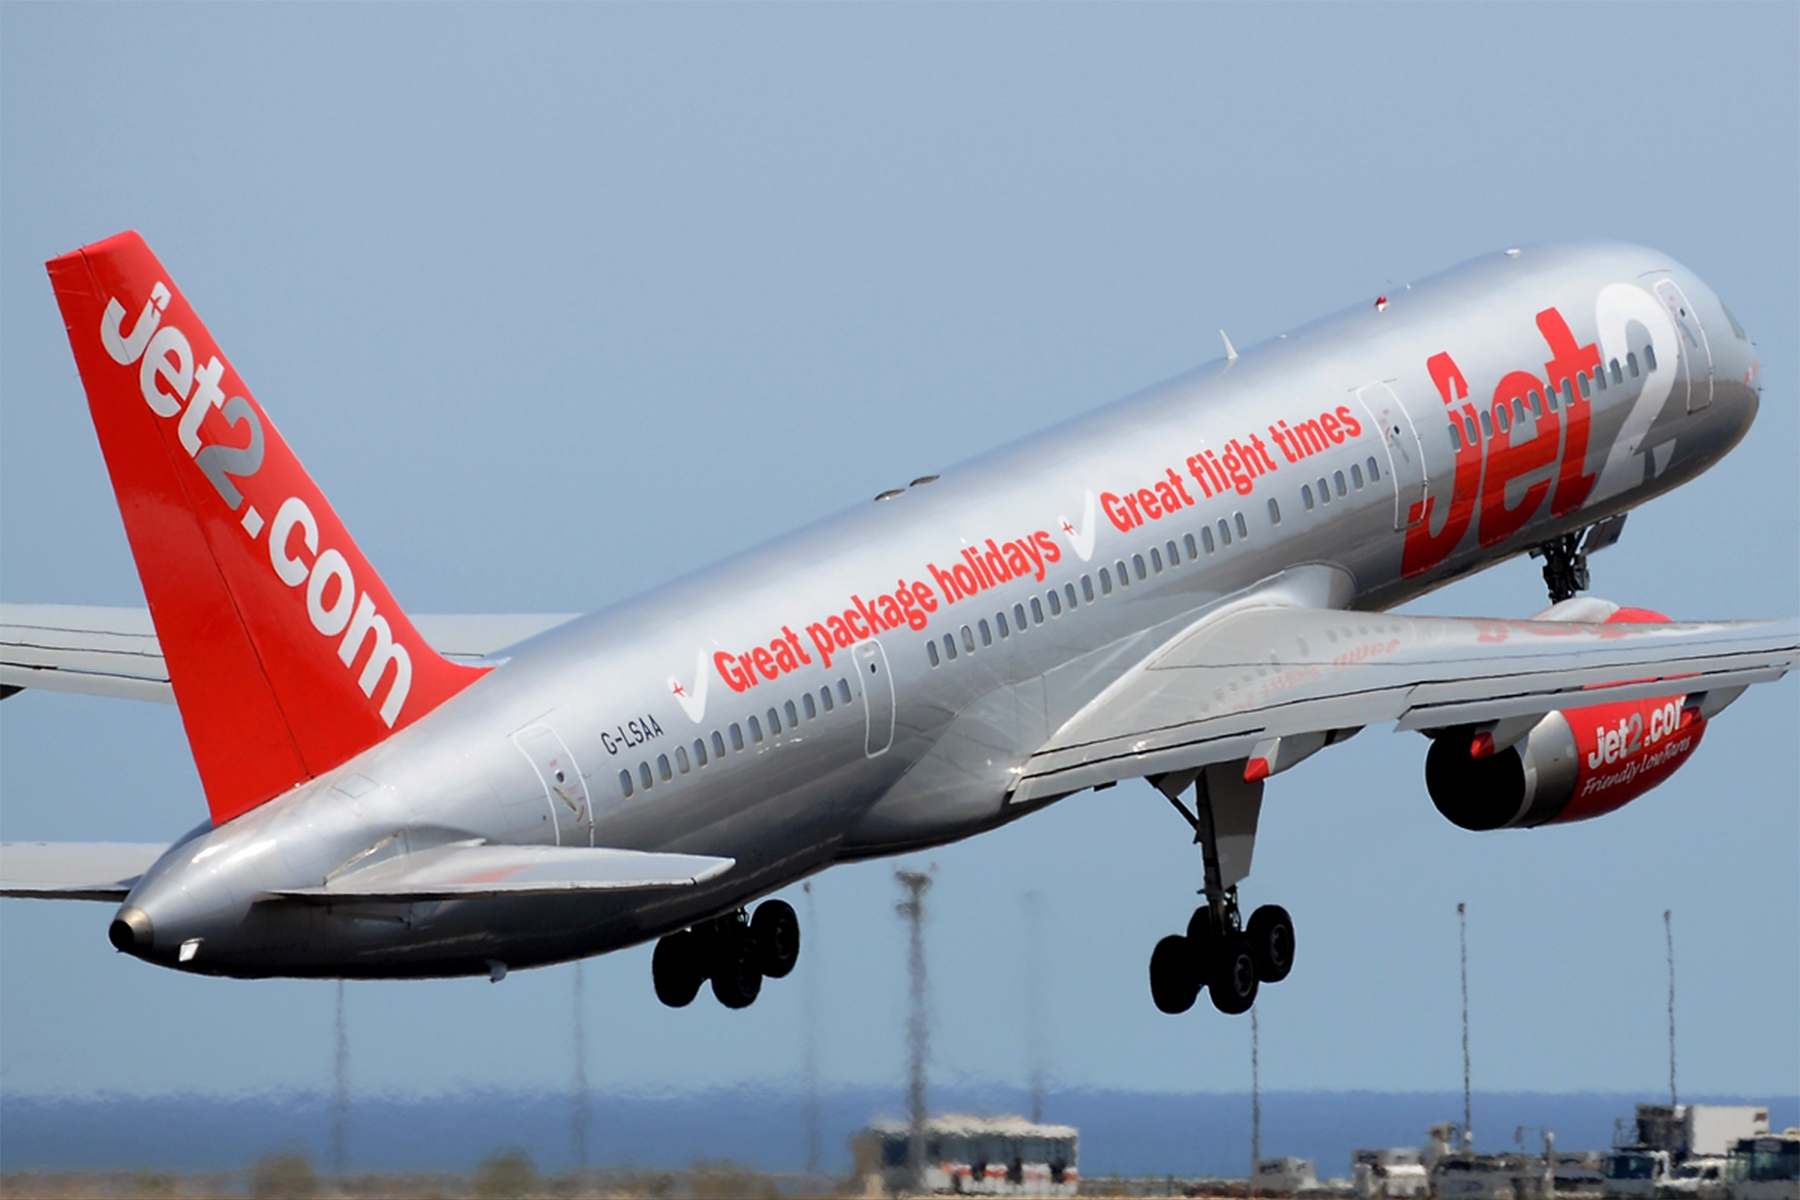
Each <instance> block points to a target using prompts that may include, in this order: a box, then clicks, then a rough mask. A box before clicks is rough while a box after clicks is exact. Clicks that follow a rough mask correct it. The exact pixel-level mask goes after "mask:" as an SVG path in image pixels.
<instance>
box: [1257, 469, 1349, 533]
mask: <svg viewBox="0 0 1800 1200" xmlns="http://www.w3.org/2000/svg"><path fill="white" fill-rule="evenodd" d="M1331 478H1332V479H1333V480H1334V481H1335V482H1336V483H1337V494H1338V495H1339V496H1343V495H1345V494H1347V492H1346V489H1345V487H1344V473H1343V472H1342V471H1333V472H1332V473H1331ZM1239 532H1240V533H1241V532H1243V531H1242V530H1239Z"/></svg>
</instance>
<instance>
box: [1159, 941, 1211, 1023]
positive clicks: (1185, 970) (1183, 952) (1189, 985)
mask: <svg viewBox="0 0 1800 1200" xmlns="http://www.w3.org/2000/svg"><path fill="white" fill-rule="evenodd" d="M1202 982H1203V981H1202V979H1201V971H1200V961H1199V959H1197V958H1196V957H1195V956H1194V947H1193V945H1192V943H1190V942H1189V941H1188V939H1187V938H1185V937H1182V936H1181V935H1180V934H1170V935H1169V936H1168V937H1166V938H1164V939H1163V940H1162V941H1160V942H1158V943H1156V949H1155V950H1153V951H1151V953H1150V998H1151V999H1152V1000H1154V1001H1155V1002H1156V1007H1157V1008H1159V1009H1161V1010H1162V1011H1163V1012H1166V1013H1169V1014H1170V1015H1173V1014H1175V1013H1184V1012H1186V1011H1187V1010H1188V1009H1190V1008H1192V1007H1194V1000H1195V998H1196V997H1198V996H1199V995H1200V985H1201V983H1202Z"/></svg>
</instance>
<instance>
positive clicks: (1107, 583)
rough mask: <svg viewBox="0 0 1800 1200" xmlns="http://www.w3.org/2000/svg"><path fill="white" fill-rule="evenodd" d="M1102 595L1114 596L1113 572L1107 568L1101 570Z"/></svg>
mask: <svg viewBox="0 0 1800 1200" xmlns="http://www.w3.org/2000/svg"><path fill="white" fill-rule="evenodd" d="M1100 594H1101V595H1102V596H1110V595H1112V571H1111V570H1109V569H1108V568H1106V567H1101V568H1100Z"/></svg>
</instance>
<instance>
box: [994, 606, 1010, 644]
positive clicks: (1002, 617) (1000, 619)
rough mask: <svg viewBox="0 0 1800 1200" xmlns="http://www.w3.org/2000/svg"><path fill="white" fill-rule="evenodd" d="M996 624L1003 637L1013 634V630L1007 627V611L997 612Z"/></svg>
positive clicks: (995, 616)
mask: <svg viewBox="0 0 1800 1200" xmlns="http://www.w3.org/2000/svg"><path fill="white" fill-rule="evenodd" d="M994 625H995V626H996V627H997V628H998V629H999V630H1000V636H1001V637H1002V638H1008V637H1011V636H1012V631H1011V630H1009V629H1007V627H1006V614H1005V613H1003V612H997V613H995V614H994Z"/></svg>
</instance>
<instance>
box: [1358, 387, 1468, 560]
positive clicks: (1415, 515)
mask: <svg viewBox="0 0 1800 1200" xmlns="http://www.w3.org/2000/svg"><path fill="white" fill-rule="evenodd" d="M1356 402H1357V404H1358V405H1360V406H1361V408H1362V410H1363V412H1364V413H1366V414H1367V415H1368V418H1369V422H1370V424H1371V425H1372V426H1373V427H1374V429H1375V430H1376V432H1377V433H1379V434H1380V435H1381V444H1382V447H1383V449H1384V450H1385V452H1386V454H1387V472H1388V478H1389V479H1390V480H1392V481H1393V484H1394V528H1395V529H1396V530H1401V531H1405V530H1407V529H1410V528H1412V527H1413V526H1414V525H1417V524H1418V523H1419V522H1420V521H1421V520H1423V519H1424V514H1425V489H1426V488H1427V487H1428V486H1429V479H1430V477H1429V475H1428V474H1427V472H1426V469H1425V447H1424V446H1423V445H1421V444H1420V442H1419V431H1418V429H1416V428H1415V427H1414V426H1413V420H1412V414H1411V413H1408V412H1407V411H1406V406H1405V405H1404V404H1402V403H1400V397H1399V396H1397V395H1395V394H1394V389H1393V388H1391V387H1389V386H1388V385H1387V384H1386V383H1383V382H1379V381H1377V382H1375V383H1367V384H1364V385H1363V386H1362V387H1359V388H1357V389H1356ZM1445 475H1446V477H1447V475H1448V473H1447V472H1446V473H1445Z"/></svg>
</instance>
